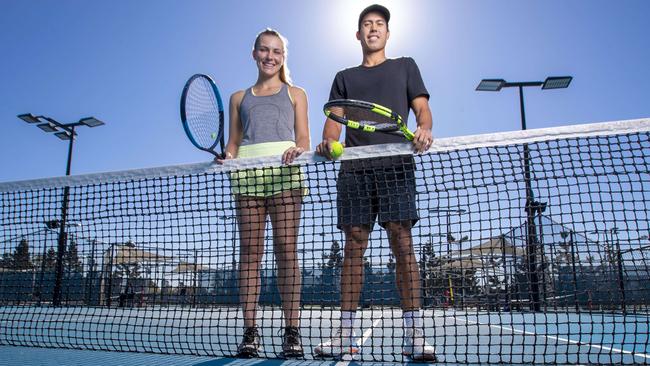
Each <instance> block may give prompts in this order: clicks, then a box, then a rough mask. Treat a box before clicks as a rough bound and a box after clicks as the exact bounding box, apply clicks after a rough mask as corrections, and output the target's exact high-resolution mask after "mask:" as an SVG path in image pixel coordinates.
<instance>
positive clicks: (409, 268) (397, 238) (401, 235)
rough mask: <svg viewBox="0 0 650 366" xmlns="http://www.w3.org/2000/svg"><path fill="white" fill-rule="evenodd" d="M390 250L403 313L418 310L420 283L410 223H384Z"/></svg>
mask: <svg viewBox="0 0 650 366" xmlns="http://www.w3.org/2000/svg"><path fill="white" fill-rule="evenodd" d="M385 226H386V231H387V232H388V240H389V242H390V249H391V250H392V252H393V255H394V256H395V272H396V279H397V290H398V292H399V296H400V300H401V304H402V309H403V310H404V311H411V310H419V309H420V297H421V281H420V271H419V269H418V263H417V261H416V259H415V253H414V252H413V239H412V237H411V223H410V221H402V222H389V223H386V225H385Z"/></svg>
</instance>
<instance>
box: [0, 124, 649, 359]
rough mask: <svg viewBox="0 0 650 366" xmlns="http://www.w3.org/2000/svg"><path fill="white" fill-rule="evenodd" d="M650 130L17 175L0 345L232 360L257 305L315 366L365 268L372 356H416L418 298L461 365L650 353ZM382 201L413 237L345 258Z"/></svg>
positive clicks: (1, 243) (429, 334)
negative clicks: (413, 316)
mask: <svg viewBox="0 0 650 366" xmlns="http://www.w3.org/2000/svg"><path fill="white" fill-rule="evenodd" d="M649 131H650V120H648V119H643V120H631V121H617V122H608V123H598V124H589V125H576V126H566V127H556V128H549V129H539V130H528V131H517V132H506V133H497V134H489V135H477V136H464V137H455V138H446V139H440V140H438V141H436V143H435V144H434V146H433V148H432V149H431V150H430V151H429V152H428V153H426V154H421V155H414V156H413V155H412V154H411V153H410V150H409V147H408V145H403V144H391V145H382V146H369V147H359V148H349V149H346V151H345V154H344V155H343V157H342V158H341V159H340V161H336V162H331V161H324V160H323V159H322V158H320V157H318V156H315V155H314V154H311V153H305V154H304V155H303V156H301V157H300V158H299V159H298V160H297V165H295V166H292V167H283V166H282V165H281V164H280V159H279V157H277V156H275V157H264V158H252V159H238V160H233V161H228V162H227V163H226V164H224V165H216V164H212V163H199V164H189V165H182V166H172V167H161V168H151V169H141V170H131V171H123V172H113V173H102V174H89V175H79V176H70V177H59V178H49V179H38V180H31V181H21V182H8V183H0V230H1V233H0V255H1V258H0V344H3V345H19V346H37V347H65V348H81V349H93V350H114V351H135V352H154V353H171V354H175V353H178V354H192V355H213V356H232V355H234V354H236V353H237V346H238V343H239V342H240V340H241V337H242V332H243V327H244V316H245V315H244V312H243V311H242V307H241V305H242V303H245V306H244V307H245V308H246V309H247V311H248V312H249V313H247V314H248V315H247V316H248V317H249V319H250V318H251V314H253V315H254V318H255V319H256V322H257V326H258V327H259V328H260V332H261V335H262V346H263V351H261V352H260V356H261V357H268V358H275V357H278V356H279V355H280V353H281V351H282V329H283V328H284V326H285V324H287V323H290V322H291V321H294V322H295V321H298V320H299V322H300V333H301V339H302V342H303V346H304V349H305V356H304V357H305V358H306V359H313V358H315V355H314V353H313V348H314V347H316V345H318V344H319V343H321V342H323V341H326V340H327V339H328V338H329V337H330V336H331V335H332V334H333V333H334V332H335V330H336V329H337V328H338V327H339V326H340V317H341V308H340V302H341V300H344V301H347V300H346V299H348V298H349V297H346V294H345V293H344V292H345V291H342V289H341V288H342V282H343V286H344V287H345V286H346V283H347V284H348V285H347V286H348V287H345V288H346V289H347V288H350V287H349V283H358V278H364V283H363V286H361V287H360V288H358V291H357V292H358V297H359V307H358V310H357V315H356V322H355V323H354V328H355V329H356V330H357V333H358V334H359V336H358V338H356V339H355V342H356V343H357V344H358V345H359V346H361V352H360V354H359V355H357V356H356V357H357V358H359V359H361V360H373V361H403V360H405V359H404V356H402V337H403V334H404V331H403V323H402V308H409V309H412V308H414V307H417V305H418V303H419V304H420V307H421V308H422V314H423V325H422V328H423V331H424V335H425V337H426V339H427V342H429V343H430V344H432V345H434V346H435V348H436V354H437V356H438V359H439V360H440V361H442V362H450V363H459V362H460V363H503V362H506V363H576V362H577V363H647V362H648V360H650V352H649V351H650V346H649V344H650V340H649V339H648V333H650V331H649V329H648V328H649V326H650V316H649V314H648V310H649V304H650V249H649V248H650V242H649V241H648V235H650V225H649V224H650V218H649V207H648V204H649V198H650V166H649V164H650V159H649V158H648V156H649V155H648V153H649V152H650V133H649ZM396 156H401V158H396ZM404 156H406V157H404ZM411 174H412V176H411ZM344 176H345V179H343V178H342V177H344ZM368 176H373V178H372V179H370V180H368ZM373 179H374V180H373ZM413 183H414V184H413ZM413 185H414V188H413ZM367 190H370V191H374V192H373V194H376V195H378V198H374V199H372V198H370V199H365V197H364V192H366V191H367ZM337 196H340V197H339V201H338V202H337ZM411 199H412V200H414V201H415V203H416V206H415V207H411V206H412V205H409V204H408V202H409V200H411ZM337 209H338V211H337ZM373 210H375V211H378V214H379V221H387V222H389V224H388V225H387V227H389V228H392V230H394V231H392V233H393V234H394V233H395V232H400V233H402V234H403V235H401V236H399V235H397V236H395V235H393V239H395V237H398V238H397V239H395V240H398V241H399V240H402V239H404V238H406V239H405V240H406V244H404V241H401V245H400V244H397V245H395V247H396V252H397V253H396V254H397V255H398V256H397V258H396V257H395V256H394V255H393V254H394V253H392V251H391V249H390V245H389V242H390V241H391V240H389V239H391V238H390V237H389V236H390V235H389V234H387V232H386V231H385V230H384V229H383V228H382V227H380V226H379V225H378V224H376V225H374V230H373V231H372V232H371V234H370V236H369V245H368V248H367V250H366V251H365V252H363V253H361V252H359V251H356V253H355V251H354V250H352V249H349V250H348V251H346V250H345V249H344V248H345V247H346V240H345V235H344V233H343V232H342V231H341V230H339V229H338V228H337V224H339V223H341V224H343V225H349V226H348V227H350V226H352V227H357V228H358V227H363V226H362V225H361V224H362V222H365V221H363V220H364V218H365V217H366V216H364V215H365V214H366V213H367V212H372V211H373ZM413 210H415V213H416V214H417V215H418V216H419V221H417V223H416V224H415V225H414V226H413V227H412V229H411V235H410V238H409V236H408V235H406V234H404V232H403V231H399V230H400V228H401V229H403V228H404V227H406V226H408V225H406V224H405V222H410V221H409V220H406V219H405V217H406V218H409V219H410V218H412V217H411V216H412V214H413ZM391 215H397V216H391ZM404 215H405V216H404ZM409 215H411V216H409ZM360 217H361V218H360ZM339 219H340V220H343V221H342V222H339ZM359 220H360V221H359ZM395 223H402V224H401V225H397V226H394V224H395ZM391 225H393V226H391ZM355 238H357V239H358V237H355ZM274 242H275V245H274ZM243 243H244V244H243ZM409 243H410V245H408V244H409ZM348 245H349V244H348ZM242 248H244V249H242ZM350 248H352V247H350ZM274 249H275V251H274ZM274 252H275V253H274ZM346 256H349V258H357V259H358V261H357V262H358V263H357V262H350V263H353V264H354V263H356V264H358V265H354V266H350V268H357V269H355V270H352V272H346V273H353V275H354V277H355V279H346V278H345V277H344V276H343V277H342V273H343V272H344V260H345V258H346ZM254 258H259V266H257V265H256V262H255V260H254ZM294 258H296V259H297V261H296V260H294ZM349 258H348V260H351V259H349ZM409 258H411V260H409ZM412 261H414V262H412ZM346 281H347V282H346ZM354 281H357V282H354ZM409 286H410V287H409ZM353 288H354V287H353ZM409 290H410V291H409ZM348 292H349V291H348ZM353 292H354V291H353ZM409 296H410V298H409ZM256 298H257V300H256ZM283 300H284V301H283ZM282 304H284V307H283V306H282ZM291 304H294V307H292V306H291ZM405 304H407V305H405ZM409 304H410V305H409ZM414 304H415V305H414ZM295 308H298V309H299V314H296V313H295V311H294V310H295ZM255 310H256V312H255Z"/></svg>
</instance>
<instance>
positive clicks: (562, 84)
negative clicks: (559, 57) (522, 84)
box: [542, 76, 573, 89]
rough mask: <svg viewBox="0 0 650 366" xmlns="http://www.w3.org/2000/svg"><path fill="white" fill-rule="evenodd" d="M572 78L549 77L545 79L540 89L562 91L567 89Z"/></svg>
mask: <svg viewBox="0 0 650 366" xmlns="http://www.w3.org/2000/svg"><path fill="white" fill-rule="evenodd" d="M571 80H573V78H572V77H571V76H551V77H547V78H546V80H544V84H542V89H564V88H568V87H569V84H571Z"/></svg>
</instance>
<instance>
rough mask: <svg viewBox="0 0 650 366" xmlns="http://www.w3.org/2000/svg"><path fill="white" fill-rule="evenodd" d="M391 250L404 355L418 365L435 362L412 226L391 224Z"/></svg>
mask: <svg viewBox="0 0 650 366" xmlns="http://www.w3.org/2000/svg"><path fill="white" fill-rule="evenodd" d="M384 226H385V227H386V230H387V232H388V238H389V241H390V247H391V250H392V252H393V255H394V256H395V264H396V271H395V272H396V279H397V289H398V291H399V295H400V301H401V305H402V312H403V317H404V328H405V329H404V345H403V353H404V354H405V355H407V356H409V357H411V358H412V359H413V360H416V361H435V360H436V356H435V349H434V348H433V346H431V345H429V344H428V343H427V342H426V341H425V339H424V332H423V330H422V328H423V316H422V310H421V309H420V306H421V305H420V304H421V299H420V297H421V280H420V271H419V268H418V263H417V261H416V259H415V253H414V251H413V239H412V236H411V222H410V221H400V222H388V223H386V224H385V225H384Z"/></svg>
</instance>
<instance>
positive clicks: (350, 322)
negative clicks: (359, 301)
mask: <svg viewBox="0 0 650 366" xmlns="http://www.w3.org/2000/svg"><path fill="white" fill-rule="evenodd" d="M356 316H357V312H356V311H341V328H348V329H352V327H353V326H354V319H355V318H356Z"/></svg>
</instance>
